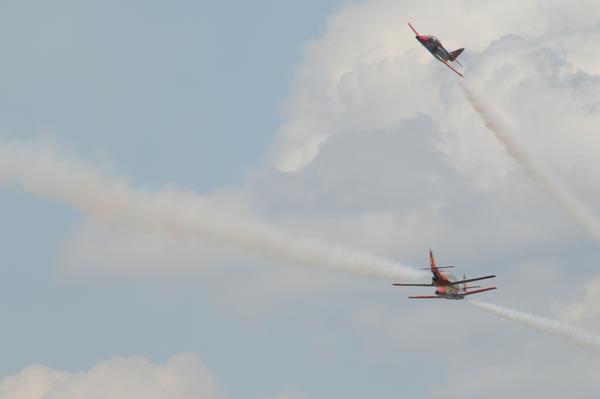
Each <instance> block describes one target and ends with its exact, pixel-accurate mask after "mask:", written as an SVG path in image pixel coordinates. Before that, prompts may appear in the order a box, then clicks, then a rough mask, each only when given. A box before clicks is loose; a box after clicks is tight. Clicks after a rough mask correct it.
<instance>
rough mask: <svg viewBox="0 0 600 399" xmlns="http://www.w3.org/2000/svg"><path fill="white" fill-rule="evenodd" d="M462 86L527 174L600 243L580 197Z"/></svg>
mask: <svg viewBox="0 0 600 399" xmlns="http://www.w3.org/2000/svg"><path fill="white" fill-rule="evenodd" d="M459 85H460V87H461V89H462V91H463V93H464V94H465V97H466V98H467V100H468V102H469V104H470V105H471V107H472V108H473V110H475V112H476V113H477V115H479V117H480V118H481V120H482V121H483V123H484V124H485V127H486V128H487V129H488V130H489V131H490V132H491V133H492V134H493V135H494V137H495V138H496V140H497V141H498V142H499V143H500V144H501V145H502V146H503V147H504V149H505V150H506V152H507V153H508V155H510V157H511V158H512V159H513V160H514V161H515V162H517V163H518V164H519V165H520V166H521V167H522V168H523V170H524V171H525V173H526V174H527V176H529V178H530V179H531V180H532V181H533V182H534V183H535V185H536V186H537V187H538V188H539V189H540V190H541V191H542V192H543V193H545V194H547V195H548V196H550V197H551V198H552V199H553V200H554V201H555V202H556V203H557V204H558V205H559V207H560V208H561V209H562V210H563V211H564V212H565V213H566V215H567V216H568V217H569V218H570V219H571V220H572V221H573V222H575V223H576V224H577V225H578V226H579V227H581V228H582V229H584V230H585V231H586V232H587V233H588V234H589V235H590V236H591V237H592V238H593V239H595V240H596V241H598V242H600V226H599V224H598V223H597V221H596V219H595V217H594V216H593V215H592V214H591V213H590V212H589V210H588V209H587V208H586V207H585V206H584V205H583V204H581V203H580V202H579V201H578V200H577V199H576V198H574V197H573V196H572V195H570V194H569V193H568V192H566V191H564V190H561V189H560V188H559V187H558V186H557V185H556V184H553V183H552V182H551V181H550V179H548V177H546V176H545V175H544V174H543V173H542V172H540V170H539V169H538V168H537V166H536V165H535V163H534V162H533V161H532V160H531V159H530V158H529V157H528V156H527V155H526V154H525V153H524V152H523V151H522V150H521V148H520V147H519V146H518V145H517V143H515V142H514V141H513V140H512V139H511V138H510V135H509V134H507V133H506V131H507V129H506V128H504V127H503V126H502V124H501V123H500V121H499V118H497V117H495V115H494V114H493V113H492V112H491V111H490V110H489V109H487V108H486V107H485V106H484V105H483V103H482V101H480V100H479V99H477V98H476V97H475V95H474V94H473V92H472V91H471V90H470V89H469V88H468V87H467V85H466V84H465V83H464V82H460V84H459Z"/></svg>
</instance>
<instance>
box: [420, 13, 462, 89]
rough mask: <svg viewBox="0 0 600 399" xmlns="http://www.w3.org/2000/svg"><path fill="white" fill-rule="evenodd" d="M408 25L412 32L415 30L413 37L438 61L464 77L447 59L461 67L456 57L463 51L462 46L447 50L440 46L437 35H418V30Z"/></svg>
mask: <svg viewBox="0 0 600 399" xmlns="http://www.w3.org/2000/svg"><path fill="white" fill-rule="evenodd" d="M408 26H410V29H412V30H413V32H415V35H416V36H415V38H416V39H417V40H418V41H419V43H421V44H422V45H423V47H425V48H426V49H427V50H428V51H429V52H430V53H431V55H433V56H434V57H435V58H437V59H438V60H439V61H441V62H443V63H444V64H446V66H447V67H448V68H450V69H452V70H453V71H454V72H455V73H456V74H458V75H459V76H460V77H461V78H463V77H464V76H463V75H462V73H460V72H458V71H457V70H456V69H454V68H452V66H451V65H450V64H449V63H448V61H452V62H456V63H457V64H458V65H460V66H461V67H462V64H461V63H460V62H458V60H457V58H458V56H459V55H460V54H461V53H462V52H463V51H464V48H459V49H458V50H454V51H448V50H446V49H445V48H444V46H442V43H441V42H440V41H439V40H438V38H437V37H435V36H431V35H427V36H426V35H419V32H417V31H416V29H415V28H414V27H413V26H412V25H411V24H410V22H409V23H408Z"/></svg>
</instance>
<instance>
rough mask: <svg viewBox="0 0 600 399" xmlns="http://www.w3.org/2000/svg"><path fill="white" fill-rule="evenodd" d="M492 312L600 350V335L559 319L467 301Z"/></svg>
mask: <svg viewBox="0 0 600 399" xmlns="http://www.w3.org/2000/svg"><path fill="white" fill-rule="evenodd" d="M466 302H467V303H470V304H472V305H475V306H477V307H478V308H480V309H483V310H485V311H486V312H489V313H491V314H494V315H496V316H499V317H502V318H503V319H506V320H510V321H513V322H515V323H518V324H521V325H523V326H525V327H528V328H531V329H533V330H536V331H539V332H541V333H544V334H548V335H553V336H555V337H559V338H562V339H564V340H565V341H568V342H571V343H573V344H577V345H581V346H585V347H588V348H593V349H596V350H600V335H596V334H593V333H590V332H588V331H585V330H583V329H581V328H578V327H575V326H572V325H570V324H567V323H564V322H562V321H558V320H552V319H546V318H544V317H539V316H535V315H532V314H529V313H524V312H520V311H518V310H515V309H508V308H503V307H501V306H498V305H494V304H491V303H486V302H479V301H466Z"/></svg>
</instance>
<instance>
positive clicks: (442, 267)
mask: <svg viewBox="0 0 600 399" xmlns="http://www.w3.org/2000/svg"><path fill="white" fill-rule="evenodd" d="M453 267H455V266H439V267H438V266H436V267H435V268H436V269H452V268H453ZM420 270H431V268H430V267H422V268H421V269H420Z"/></svg>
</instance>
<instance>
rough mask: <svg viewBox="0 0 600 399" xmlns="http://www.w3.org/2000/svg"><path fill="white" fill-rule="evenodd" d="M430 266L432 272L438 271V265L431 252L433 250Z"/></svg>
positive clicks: (430, 256) (430, 255)
mask: <svg viewBox="0 0 600 399" xmlns="http://www.w3.org/2000/svg"><path fill="white" fill-rule="evenodd" d="M429 265H430V267H431V271H432V272H433V271H434V270H436V269H437V265H436V264H435V258H434V257H433V252H432V251H431V249H430V250H429Z"/></svg>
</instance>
